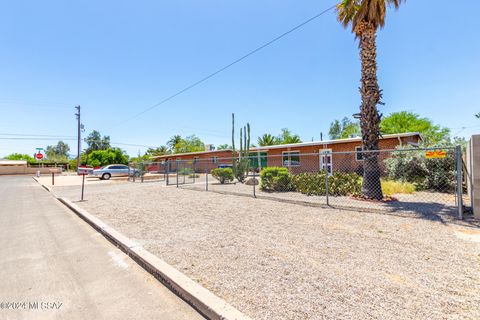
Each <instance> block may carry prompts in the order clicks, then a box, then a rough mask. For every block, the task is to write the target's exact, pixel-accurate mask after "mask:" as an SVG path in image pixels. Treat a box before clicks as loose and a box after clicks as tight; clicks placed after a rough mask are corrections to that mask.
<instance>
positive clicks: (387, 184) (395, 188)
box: [382, 180, 415, 196]
mask: <svg viewBox="0 0 480 320" xmlns="http://www.w3.org/2000/svg"><path fill="white" fill-rule="evenodd" d="M382 191H383V194H384V195H386V196H391V195H394V194H399V193H414V192H415V185H414V184H413V183H410V182H402V181H395V180H382Z"/></svg>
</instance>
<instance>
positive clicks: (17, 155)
mask: <svg viewBox="0 0 480 320" xmlns="http://www.w3.org/2000/svg"><path fill="white" fill-rule="evenodd" d="M5 160H25V161H27V162H28V163H34V162H35V159H34V158H33V157H32V156H30V155H28V154H22V153H12V154H9V155H8V156H6V157H5Z"/></svg>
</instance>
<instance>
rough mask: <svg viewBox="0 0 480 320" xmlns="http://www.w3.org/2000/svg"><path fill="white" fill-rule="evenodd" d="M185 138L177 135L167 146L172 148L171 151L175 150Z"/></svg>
mask: <svg viewBox="0 0 480 320" xmlns="http://www.w3.org/2000/svg"><path fill="white" fill-rule="evenodd" d="M182 140H183V138H182V136H181V135H179V134H176V135H174V136H173V137H171V138H170V140H168V141H167V146H168V147H169V148H170V150H171V151H174V150H175V147H176V146H177V145H178V144H180V142H182Z"/></svg>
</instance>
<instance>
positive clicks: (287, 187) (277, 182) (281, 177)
mask: <svg viewBox="0 0 480 320" xmlns="http://www.w3.org/2000/svg"><path fill="white" fill-rule="evenodd" d="M260 178H261V183H260V188H261V189H262V190H265V191H292V190H293V185H292V175H291V174H290V173H289V172H288V169H287V168H283V167H268V168H264V169H263V170H262V172H261V173H260Z"/></svg>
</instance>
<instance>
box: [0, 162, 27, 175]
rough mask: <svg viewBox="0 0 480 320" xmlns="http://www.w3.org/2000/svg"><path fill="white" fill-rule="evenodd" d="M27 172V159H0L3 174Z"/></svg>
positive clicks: (0, 168)
mask: <svg viewBox="0 0 480 320" xmlns="http://www.w3.org/2000/svg"><path fill="white" fill-rule="evenodd" d="M25 173H27V161H25V160H0V175H1V174H25Z"/></svg>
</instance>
